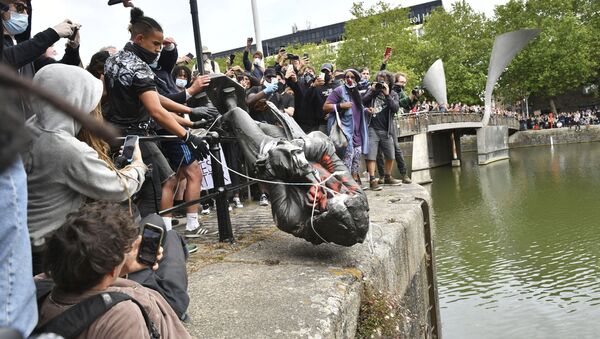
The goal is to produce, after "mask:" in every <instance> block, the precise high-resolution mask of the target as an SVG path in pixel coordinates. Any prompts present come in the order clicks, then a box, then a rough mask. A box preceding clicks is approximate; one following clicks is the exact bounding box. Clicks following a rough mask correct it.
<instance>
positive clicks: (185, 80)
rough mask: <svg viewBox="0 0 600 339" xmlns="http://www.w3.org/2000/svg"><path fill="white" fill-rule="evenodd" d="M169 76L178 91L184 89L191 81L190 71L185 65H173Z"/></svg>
mask: <svg viewBox="0 0 600 339" xmlns="http://www.w3.org/2000/svg"><path fill="white" fill-rule="evenodd" d="M171 76H172V77H173V81H175V85H176V86H177V88H178V89H179V90H180V91H184V90H185V89H186V88H187V87H188V86H189V85H190V84H191V83H192V71H191V70H190V69H189V68H188V67H186V66H181V65H178V66H175V67H173V71H172V72H171Z"/></svg>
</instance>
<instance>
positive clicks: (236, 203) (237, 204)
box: [233, 197, 244, 208]
mask: <svg viewBox="0 0 600 339" xmlns="http://www.w3.org/2000/svg"><path fill="white" fill-rule="evenodd" d="M233 206H234V207H235V208H244V205H243V204H242V202H241V201H240V197H233Z"/></svg>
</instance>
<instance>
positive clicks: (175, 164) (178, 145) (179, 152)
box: [162, 141, 196, 171]
mask: <svg viewBox="0 0 600 339" xmlns="http://www.w3.org/2000/svg"><path fill="white" fill-rule="evenodd" d="M162 148H163V151H164V154H165V156H166V157H167V159H168V160H169V164H170V165H171V169H173V170H174V171H177V170H178V169H180V168H182V167H185V166H188V165H190V164H191V163H193V162H194V161H195V160H196V158H195V157H194V155H193V154H192V152H191V151H190V148H189V147H188V146H187V145H186V144H185V143H184V142H183V141H165V142H163V143H162Z"/></svg>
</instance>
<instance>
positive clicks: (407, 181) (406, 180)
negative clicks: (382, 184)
mask: <svg viewBox="0 0 600 339" xmlns="http://www.w3.org/2000/svg"><path fill="white" fill-rule="evenodd" d="M402 183H403V184H410V183H412V180H410V177H409V176H408V175H406V174H405V175H403V176H402Z"/></svg>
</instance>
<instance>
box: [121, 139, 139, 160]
mask: <svg viewBox="0 0 600 339" xmlns="http://www.w3.org/2000/svg"><path fill="white" fill-rule="evenodd" d="M138 139H139V137H138V136H137V135H128V136H127V137H126V138H125V143H123V157H125V159H127V161H128V162H131V161H132V160H133V151H134V150H135V143H136V142H137V141H138Z"/></svg>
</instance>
